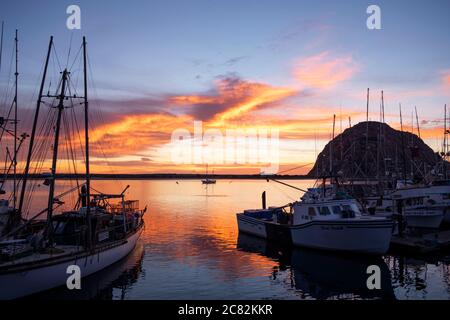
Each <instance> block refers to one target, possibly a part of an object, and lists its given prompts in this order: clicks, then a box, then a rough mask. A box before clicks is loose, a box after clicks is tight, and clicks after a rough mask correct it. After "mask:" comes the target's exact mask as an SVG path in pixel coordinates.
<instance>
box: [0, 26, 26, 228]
mask: <svg viewBox="0 0 450 320" xmlns="http://www.w3.org/2000/svg"><path fill="white" fill-rule="evenodd" d="M3 26H4V24H3V23H2V31H1V40H0V41H1V43H0V61H1V55H2V52H1V51H2V48H3ZM18 41H19V40H18V30H16V32H15V38H14V43H15V47H14V51H15V72H14V78H15V81H14V98H13V101H12V103H11V105H10V107H9V109H8V111H7V112H6V114H5V116H4V117H3V116H2V117H0V142H2V140H3V141H5V140H6V143H5V144H6V145H8V143H9V144H10V147H12V149H13V150H12V151H10V148H8V146H6V147H5V149H6V153H5V154H6V155H7V157H6V160H5V164H4V170H3V172H2V175H1V178H0V196H5V198H0V236H2V235H4V234H5V233H7V232H9V231H11V230H12V229H13V228H15V227H17V226H18V225H19V224H20V223H22V219H21V217H20V215H19V213H18V211H17V206H16V204H17V186H18V177H17V154H18V152H19V150H20V148H21V146H22V144H23V142H24V141H25V139H26V138H27V137H28V136H27V135H26V134H21V135H20V136H19V135H18V133H17V124H18V116H17V109H18V108H17V105H18V102H17V100H18V77H19V72H18V51H19V50H18ZM8 140H12V143H11V141H8ZM11 145H12V146H11ZM11 176H12V179H11ZM10 180H11V181H12V191H11V192H10V193H9V195H8V192H6V190H5V185H6V183H7V182H8V181H10ZM6 195H7V198H6Z"/></svg>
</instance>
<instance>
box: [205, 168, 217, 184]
mask: <svg viewBox="0 0 450 320" xmlns="http://www.w3.org/2000/svg"><path fill="white" fill-rule="evenodd" d="M205 176H206V178H205V179H202V184H216V180H215V179H210V178H208V164H206V174H205Z"/></svg>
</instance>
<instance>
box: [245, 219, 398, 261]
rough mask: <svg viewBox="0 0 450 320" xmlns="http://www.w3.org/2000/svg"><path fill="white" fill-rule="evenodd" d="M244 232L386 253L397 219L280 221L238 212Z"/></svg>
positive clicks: (310, 244)
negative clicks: (282, 223) (299, 223)
mask: <svg viewBox="0 0 450 320" xmlns="http://www.w3.org/2000/svg"><path fill="white" fill-rule="evenodd" d="M237 220H238V228H239V231H240V232H244V233H248V234H251V235H255V236H258V237H261V238H264V239H272V240H278V241H280V240H281V238H283V240H286V239H288V240H289V241H290V242H291V243H292V244H293V245H295V246H300V247H309V248H314V249H324V250H333V251H350V252H362V253H369V254H384V253H386V252H387V251H388V249H389V245H390V241H391V237H392V231H393V222H392V221H391V220H389V219H383V218H380V219H373V218H372V219H367V220H365V219H357V220H356V219H349V220H348V221H312V222H309V223H305V224H302V225H294V226H287V225H280V224H276V223H273V222H270V221H264V220H260V219H256V218H252V217H247V216H245V215H243V214H237Z"/></svg>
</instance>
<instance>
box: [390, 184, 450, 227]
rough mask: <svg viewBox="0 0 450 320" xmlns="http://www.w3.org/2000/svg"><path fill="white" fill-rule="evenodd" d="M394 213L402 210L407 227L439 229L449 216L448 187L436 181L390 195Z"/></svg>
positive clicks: (449, 199)
mask: <svg viewBox="0 0 450 320" xmlns="http://www.w3.org/2000/svg"><path fill="white" fill-rule="evenodd" d="M391 198H392V207H393V208H394V211H395V210H396V208H398V207H399V206H401V207H403V208H404V211H405V218H406V219H407V221H408V220H409V222H410V223H408V224H407V225H408V226H414V227H416V228H439V226H440V225H441V222H442V221H443V220H444V219H445V217H447V218H449V217H448V215H450V211H449V208H450V185H448V184H447V183H444V182H443V181H436V182H433V183H432V184H430V185H410V186H405V187H403V188H399V189H397V190H395V191H394V192H393V193H392V194H391Z"/></svg>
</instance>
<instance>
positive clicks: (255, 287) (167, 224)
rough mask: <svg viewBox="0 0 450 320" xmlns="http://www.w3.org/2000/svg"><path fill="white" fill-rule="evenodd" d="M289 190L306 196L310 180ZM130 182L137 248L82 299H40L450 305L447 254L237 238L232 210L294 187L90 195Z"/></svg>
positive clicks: (101, 185)
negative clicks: (138, 210)
mask: <svg viewBox="0 0 450 320" xmlns="http://www.w3.org/2000/svg"><path fill="white" fill-rule="evenodd" d="M289 183H292V184H294V185H296V186H297V187H299V188H302V189H304V188H307V187H310V186H312V184H313V181H290V182H289ZM128 184H129V185H131V188H130V189H129V190H128V191H127V197H128V198H129V199H138V200H139V201H140V205H141V207H144V206H145V205H148V212H147V214H146V216H145V223H146V227H145V231H144V232H143V234H142V236H141V241H142V243H143V245H144V248H143V247H142V246H141V247H140V248H138V251H136V252H137V253H136V252H135V254H134V255H131V256H129V257H128V259H127V260H124V261H122V262H120V263H119V264H118V265H114V266H113V267H112V268H111V269H105V270H103V271H102V272H100V273H99V274H98V275H94V276H92V280H90V278H86V279H85V280H87V279H89V282H87V283H86V284H85V285H84V287H83V290H82V291H81V292H76V291H73V292H68V291H67V290H64V289H58V291H53V292H52V293H51V292H47V293H45V294H43V295H42V297H43V298H50V297H51V298H55V299H366V298H369V299H371V298H377V299H379V298H382V299H394V298H397V299H449V298H450V279H449V278H450V272H449V269H450V256H448V257H442V258H438V257H434V259H433V260H430V259H428V258H427V259H425V258H423V257H419V258H417V257H415V258H412V257H404V256H400V255H397V254H392V255H387V256H385V257H384V258H369V259H367V258H364V259H354V258H351V257H346V256H336V255H332V254H330V253H324V252H315V251H308V250H299V249H294V250H292V249H288V248H283V247H281V248H280V247H279V246H277V245H275V244H273V243H266V242H265V241H264V240H261V239H258V238H253V237H250V238H249V237H248V236H247V237H245V235H239V232H238V228H237V223H236V212H241V211H242V210H243V209H246V208H259V207H261V193H262V192H263V191H267V200H268V205H270V206H281V205H284V204H286V203H288V202H292V201H293V199H294V200H295V199H298V198H299V196H300V195H299V193H298V192H297V191H296V190H293V189H281V188H280V190H281V191H282V192H281V191H280V190H278V189H277V188H278V187H275V185H274V184H271V183H267V182H266V181H261V180H242V181H241V180H239V181H237V180H218V181H217V184H216V185H206V186H205V185H202V184H201V182H200V181H199V180H180V181H178V183H177V181H174V180H152V181H146V180H132V181H112V180H95V181H93V186H94V188H95V189H97V190H102V191H104V192H108V193H117V192H121V190H123V188H124V186H126V185H128ZM42 188H43V187H42ZM58 188H59V189H58V190H59V191H58V192H60V193H61V192H63V191H64V190H65V188H64V186H63V185H61V186H58ZM38 195H39V194H38ZM38 195H37V196H38ZM37 200H38V201H41V202H42V203H41V205H40V206H37V208H42V206H44V205H45V204H46V198H45V197H44V198H39V197H38V198H37ZM69 203H70V201H67V204H68V205H69ZM36 210H37V209H36ZM36 210H33V212H35V211H36ZM237 248H238V249H237ZM144 249H145V255H144V252H143V251H144ZM139 250H140V251H139ZM126 261H128V262H126ZM369 264H377V265H380V266H381V271H382V284H381V285H382V290H381V291H369V290H367V289H366V287H365V283H366V280H367V276H368V275H367V274H366V268H367V266H368V265H369ZM120 266H122V267H120ZM110 270H111V271H110ZM38 298H40V296H39V297H38Z"/></svg>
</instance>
